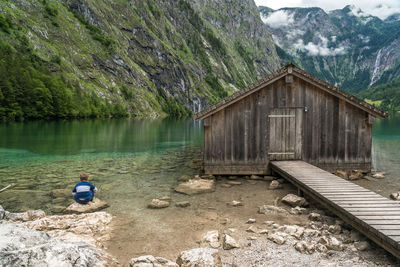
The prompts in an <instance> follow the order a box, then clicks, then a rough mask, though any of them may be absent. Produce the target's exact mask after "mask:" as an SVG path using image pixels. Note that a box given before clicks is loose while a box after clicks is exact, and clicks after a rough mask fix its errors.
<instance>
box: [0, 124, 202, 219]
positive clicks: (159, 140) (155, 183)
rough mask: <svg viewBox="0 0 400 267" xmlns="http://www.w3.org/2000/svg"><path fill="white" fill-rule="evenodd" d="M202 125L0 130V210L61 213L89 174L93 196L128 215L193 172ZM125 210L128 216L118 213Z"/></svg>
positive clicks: (0, 127)
mask: <svg viewBox="0 0 400 267" xmlns="http://www.w3.org/2000/svg"><path fill="white" fill-rule="evenodd" d="M202 138H203V136H202V128H201V124H199V123H198V122H195V121H192V120H131V119H109V120H77V121H58V122H54V121H53V122H26V123H11V124H1V125H0V188H3V187H5V186H6V185H8V184H10V183H15V184H16V185H15V186H13V187H12V188H10V189H8V190H6V191H4V192H2V193H0V204H1V205H3V207H4V208H5V209H7V210H10V211H22V210H26V209H37V208H41V209H44V210H45V211H46V212H48V213H60V212H62V210H63V208H64V207H66V206H67V205H68V204H69V203H71V202H72V200H71V190H72V187H73V186H74V184H75V183H76V182H78V181H79V178H78V177H79V174H80V173H82V172H87V173H89V175H90V179H91V181H92V182H93V183H94V184H96V185H97V186H98V187H99V189H100V192H99V194H98V197H99V198H102V199H103V200H106V201H109V202H110V204H115V205H114V207H115V209H117V210H114V211H115V212H118V206H119V204H120V202H121V201H123V200H129V199H131V200H132V202H134V203H135V205H134V206H132V208H133V209H135V208H139V207H143V206H144V207H145V206H146V203H145V201H149V200H151V198H154V195H157V194H169V192H170V188H171V186H173V185H174V184H175V183H176V182H177V180H178V178H179V177H180V176H182V175H194V174H197V172H198V169H196V168H195V166H194V165H193V163H192V159H193V158H199V157H201V155H200V146H201V143H202V140H203V139H202ZM123 212H129V211H128V210H126V209H125V210H124V211H123Z"/></svg>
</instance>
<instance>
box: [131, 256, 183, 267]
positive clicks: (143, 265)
mask: <svg viewBox="0 0 400 267" xmlns="http://www.w3.org/2000/svg"><path fill="white" fill-rule="evenodd" d="M129 265H130V266H131V267H153V266H154V267H179V265H178V264H176V263H175V262H173V261H170V260H167V259H165V258H161V257H154V256H152V255H146V256H140V257H138V258H133V259H131V260H130V262H129Z"/></svg>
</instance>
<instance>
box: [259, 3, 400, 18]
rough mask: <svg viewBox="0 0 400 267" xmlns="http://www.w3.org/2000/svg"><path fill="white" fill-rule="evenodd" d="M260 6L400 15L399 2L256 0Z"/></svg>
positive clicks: (385, 16)
mask: <svg viewBox="0 0 400 267" xmlns="http://www.w3.org/2000/svg"><path fill="white" fill-rule="evenodd" d="M255 2H256V4H257V5H259V6H267V7H270V8H273V9H279V8H282V7H320V8H322V9H324V10H325V11H330V10H334V9H342V8H344V7H345V6H347V5H354V6H355V7H357V8H360V9H361V10H362V11H363V13H366V14H371V15H373V16H377V17H379V18H381V19H385V18H387V17H388V16H390V15H392V14H394V13H400V1H399V0H368V1H366V0H335V1H326V0H255Z"/></svg>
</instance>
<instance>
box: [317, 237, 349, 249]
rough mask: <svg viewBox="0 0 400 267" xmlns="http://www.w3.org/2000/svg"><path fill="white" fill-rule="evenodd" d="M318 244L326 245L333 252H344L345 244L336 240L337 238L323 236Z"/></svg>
mask: <svg viewBox="0 0 400 267" xmlns="http://www.w3.org/2000/svg"><path fill="white" fill-rule="evenodd" d="M318 243H320V244H322V245H325V246H326V247H327V248H328V249H332V250H337V251H340V250H343V244H342V243H341V242H340V241H339V240H337V239H336V237H333V236H331V237H326V236H323V237H321V238H320V240H319V241H318Z"/></svg>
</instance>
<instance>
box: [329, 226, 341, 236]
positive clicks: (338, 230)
mask: <svg viewBox="0 0 400 267" xmlns="http://www.w3.org/2000/svg"><path fill="white" fill-rule="evenodd" d="M328 231H329V232H330V233H332V234H335V235H338V234H340V233H341V232H342V227H340V225H337V224H335V225H329V227H328Z"/></svg>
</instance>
